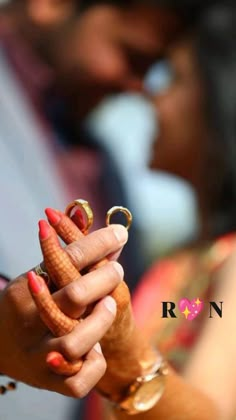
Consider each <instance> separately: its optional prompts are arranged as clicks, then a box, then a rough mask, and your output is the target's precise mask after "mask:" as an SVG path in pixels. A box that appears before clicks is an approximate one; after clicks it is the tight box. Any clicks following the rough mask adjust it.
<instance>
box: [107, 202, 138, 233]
mask: <svg viewBox="0 0 236 420" xmlns="http://www.w3.org/2000/svg"><path fill="white" fill-rule="evenodd" d="M115 213H123V214H124V215H125V216H126V219H127V225H126V226H125V227H126V229H127V230H129V228H130V226H131V224H132V220H133V216H132V213H131V212H130V211H129V210H128V209H127V208H126V207H122V206H114V207H112V208H111V209H110V210H108V212H107V215H106V225H107V226H109V225H110V221H111V217H112V216H113V215H114V214H115Z"/></svg>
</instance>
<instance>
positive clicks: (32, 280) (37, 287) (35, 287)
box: [27, 271, 42, 295]
mask: <svg viewBox="0 0 236 420" xmlns="http://www.w3.org/2000/svg"><path fill="white" fill-rule="evenodd" d="M27 278H28V285H29V288H30V290H31V292H32V293H34V294H35V295H36V294H38V293H39V292H40V291H41V290H42V283H41V282H40V279H39V278H38V276H36V274H35V272H34V271H29V273H27Z"/></svg>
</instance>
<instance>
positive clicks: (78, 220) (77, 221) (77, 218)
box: [71, 209, 84, 229]
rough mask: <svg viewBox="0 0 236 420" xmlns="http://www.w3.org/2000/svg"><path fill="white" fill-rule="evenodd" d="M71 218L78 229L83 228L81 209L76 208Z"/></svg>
mask: <svg viewBox="0 0 236 420" xmlns="http://www.w3.org/2000/svg"><path fill="white" fill-rule="evenodd" d="M71 219H72V220H73V222H74V223H75V225H76V226H77V227H78V228H79V229H83V228H84V217H83V213H82V211H81V210H79V209H78V210H76V211H75V213H74V214H73V216H72V217H71Z"/></svg>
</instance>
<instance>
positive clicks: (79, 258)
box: [66, 242, 85, 267]
mask: <svg viewBox="0 0 236 420" xmlns="http://www.w3.org/2000/svg"><path fill="white" fill-rule="evenodd" d="M66 252H67V253H68V255H69V257H70V259H71V261H72V263H73V264H74V265H75V266H76V267H81V266H82V265H83V263H84V260H85V254H84V252H83V250H82V247H81V246H80V245H79V243H78V242H76V243H74V244H70V245H68V246H67V247H66Z"/></svg>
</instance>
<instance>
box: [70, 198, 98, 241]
mask: <svg viewBox="0 0 236 420" xmlns="http://www.w3.org/2000/svg"><path fill="white" fill-rule="evenodd" d="M77 206H79V207H81V208H82V210H83V214H85V216H86V221H85V226H83V229H81V230H82V232H83V233H85V232H87V231H88V230H89V228H90V227H91V226H92V224H93V211H92V209H91V207H90V205H89V203H88V201H86V200H83V199H81V198H78V199H77V200H74V201H72V202H71V203H70V204H68V206H67V207H66V209H65V214H66V215H67V216H69V217H70V218H71V217H72V210H73V209H74V208H75V207H77Z"/></svg>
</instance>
